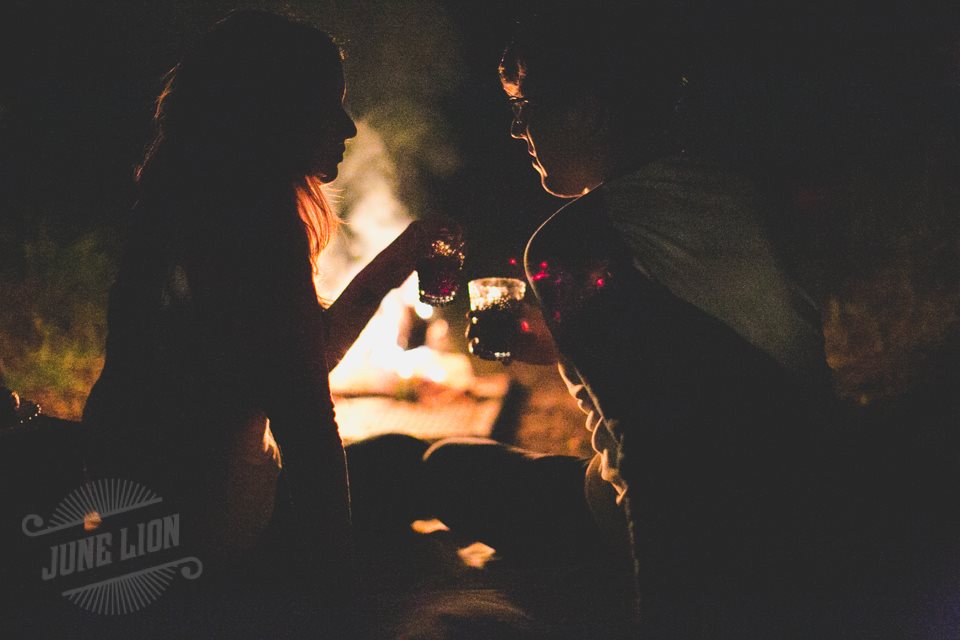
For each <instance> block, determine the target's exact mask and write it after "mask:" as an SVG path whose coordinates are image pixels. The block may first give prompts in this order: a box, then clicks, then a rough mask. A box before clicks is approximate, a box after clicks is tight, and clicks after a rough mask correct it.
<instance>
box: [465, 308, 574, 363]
mask: <svg viewBox="0 0 960 640" xmlns="http://www.w3.org/2000/svg"><path fill="white" fill-rule="evenodd" d="M522 305H523V306H522V308H521V311H520V320H519V321H518V326H517V340H516V346H515V348H514V349H513V350H512V352H511V353H512V356H511V358H510V359H511V360H518V361H520V362H526V363H527V364H537V365H556V364H557V360H558V358H559V353H558V351H557V347H556V344H555V343H554V341H553V335H552V334H551V333H550V329H549V328H547V323H546V322H545V321H544V319H543V314H542V313H541V312H540V307H538V306H537V305H534V304H530V303H528V302H523V303H522ZM469 320H470V314H469V313H468V314H467V329H466V331H465V332H464V335H465V336H466V338H467V341H470V340H472V339H473V338H474V324H473V323H472V322H470V321H469Z"/></svg>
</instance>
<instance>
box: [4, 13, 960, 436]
mask: <svg viewBox="0 0 960 640" xmlns="http://www.w3.org/2000/svg"><path fill="white" fill-rule="evenodd" d="M771 4H776V3H771ZM527 5H530V3H529V2H524V1H522V0H514V1H512V2H508V1H503V0H487V1H485V2H482V3H467V2H451V1H445V0H408V1H404V2H389V1H387V0H357V1H355V2H336V1H333V0H312V1H307V0H296V1H289V2H267V1H261V2H237V1H226V0H213V1H210V2H204V3H196V2H189V1H186V0H169V1H166V2H146V1H143V0H123V1H121V0H100V1H98V2H85V3H77V2H66V1H62V2H54V1H52V0H34V1H30V2H18V1H13V2H11V1H9V0H8V1H7V2H5V3H4V7H3V9H0V12H2V13H0V216H2V218H0V220H2V222H0V365H2V371H3V374H4V376H5V378H6V380H7V384H8V386H10V387H12V388H14V389H17V390H19V391H20V392H21V395H23V396H24V397H27V398H31V399H33V400H35V401H37V402H39V403H40V404H42V405H43V407H44V412H45V413H48V414H51V415H56V416H62V417H67V418H77V417H78V416H79V413H80V411H81V410H82V407H83V403H84V401H85V399H86V395H87V393H88V392H89V389H90V387H91V386H92V384H93V382H94V381H95V380H96V377H97V375H98V373H99V369H100V367H101V365H102V355H103V344H104V339H105V334H106V323H105V311H106V302H107V293H108V289H109V286H110V284H111V281H112V278H113V275H114V272H115V271H114V270H115V267H116V264H117V258H118V255H119V251H120V249H121V247H122V243H123V228H124V224H125V217H126V216H127V215H128V211H129V209H130V206H131V204H132V203H133V201H134V199H135V197H136V193H135V190H134V184H133V180H132V175H133V169H134V166H135V165H136V163H137V162H138V161H139V159H140V157H141V154H142V152H143V149H144V146H145V144H146V143H147V141H148V139H149V136H150V133H151V127H150V118H151V115H152V109H153V101H154V99H155V97H156V95H157V93H158V91H159V89H160V87H161V78H162V75H163V73H164V72H165V71H166V70H167V69H169V68H170V67H171V66H173V65H174V64H175V63H176V61H177V59H178V56H179V53H180V52H181V51H182V50H183V48H184V47H186V46H188V45H189V44H190V43H191V42H192V41H193V40H194V39H195V38H196V37H197V36H198V35H199V34H200V33H202V32H203V31H204V30H205V29H206V28H207V27H208V26H209V25H211V24H212V23H213V22H214V21H215V20H216V19H218V18H220V17H222V16H223V15H225V14H226V13H227V12H228V11H229V10H230V9H233V8H247V7H258V8H267V9H274V10H278V11H284V12H289V13H292V14H294V15H298V16H300V17H303V18H306V19H310V20H313V21H315V22H316V23H317V24H318V25H320V26H321V27H322V28H324V29H325V30H327V31H329V32H330V33H331V34H333V35H334V36H335V37H336V38H337V40H338V41H339V42H340V44H341V45H342V47H343V49H344V51H345V52H346V62H345V64H346V73H347V85H348V90H347V91H348V93H347V102H348V106H349V110H350V112H351V113H352V114H353V116H354V118H355V119H356V120H357V122H358V125H359V135H358V137H357V139H356V140H355V141H354V143H353V144H351V146H350V147H349V148H348V155H347V157H346V159H345V164H344V167H343V170H342V172H341V178H340V179H338V181H337V182H335V183H334V184H333V185H331V193H332V194H333V197H334V200H335V201H336V202H337V207H338V208H339V210H340V211H341V214H342V215H343V216H344V217H345V218H346V219H347V220H349V221H350V222H351V224H350V225H348V226H346V228H345V232H344V234H342V236H341V237H340V238H339V239H338V241H337V243H335V245H334V246H333V247H332V248H331V250H330V251H329V252H328V255H327V256H326V258H325V260H326V262H325V263H324V268H323V270H322V274H323V279H322V281H321V283H320V286H321V288H322V289H324V290H325V291H326V292H327V293H328V295H330V296H333V295H335V294H336V292H337V291H338V290H339V287H342V286H343V285H344V284H345V282H346V281H345V280H344V278H345V277H346V276H347V275H349V274H350V273H352V272H354V271H355V270H357V269H359V268H360V267H361V266H362V264H363V263H364V261H365V260H366V259H369V257H371V256H372V255H373V254H374V253H375V252H376V250H378V249H379V248H380V247H382V246H384V245H385V244H386V243H387V242H389V241H390V240H391V239H392V238H393V237H395V236H396V235H397V234H398V233H399V232H400V230H402V228H403V227H404V226H405V224H406V223H407V222H408V221H409V220H411V219H413V218H417V217H423V216H431V215H446V216H450V217H453V218H455V219H457V220H458V221H459V222H460V223H461V224H462V225H463V227H464V229H465V231H466V240H467V253H468V258H467V262H466V265H465V269H464V270H465V273H464V276H465V279H466V278H473V277H480V276H487V275H515V276H520V274H521V271H520V269H519V267H518V266H516V265H514V264H511V259H514V260H516V259H519V258H520V257H521V256H522V252H523V248H524V245H525V242H526V239H527V238H528V237H529V235H530V234H531V233H532V232H533V231H534V230H535V229H536V228H537V226H539V224H540V223H541V222H542V221H543V220H544V219H545V218H546V217H547V216H548V215H549V214H550V213H552V212H553V211H554V210H555V209H557V208H558V207H559V205H560V204H562V202H561V201H559V200H556V199H554V198H552V197H550V196H548V195H546V194H545V193H544V192H543V191H542V190H541V189H540V185H539V180H538V178H537V176H536V174H535V173H534V172H533V171H532V169H531V167H530V165H529V162H528V158H527V155H526V153H525V150H524V145H523V143H521V142H518V141H515V140H511V139H510V138H509V136H508V129H509V123H510V110H509V108H508V107H507V104H506V101H505V100H504V97H503V95H502V93H501V91H500V87H499V81H498V77H497V63H498V61H499V56H500V53H501V51H502V48H503V45H504V43H505V42H506V41H507V40H508V38H509V36H510V32H511V28H512V25H513V23H514V21H515V19H516V17H517V15H518V11H525V10H529V7H528V6H527ZM585 6H586V5H585ZM689 10H690V11H691V12H692V13H691V16H692V19H691V22H690V24H691V27H690V30H691V33H690V36H691V41H693V42H695V41H697V38H698V37H700V36H704V35H705V34H704V32H702V31H698V30H703V29H709V30H710V33H709V34H706V35H707V36H708V37H705V38H704V40H708V41H709V42H710V43H711V46H712V47H713V49H710V48H709V47H705V48H704V50H705V51H711V52H712V54H717V53H718V52H719V53H720V54H722V55H721V57H723V56H728V63H729V65H728V68H730V69H735V72H733V73H731V74H730V76H729V77H728V78H727V79H728V80H729V83H726V84H725V83H723V82H721V83H720V86H721V90H720V92H719V93H718V94H717V95H719V96H721V98H722V100H721V101H720V102H718V104H722V109H723V110H726V112H727V113H726V117H728V118H730V119H731V121H737V122H738V123H739V125H740V126H743V127H745V129H747V130H750V131H751V132H752V133H753V134H755V135H756V136H758V139H760V140H762V141H765V142H766V143H767V144H765V147H764V148H765V149H766V151H767V152H769V153H770V158H772V161H770V162H766V164H767V166H768V167H769V168H771V175H770V176H768V177H771V181H770V183H771V184H774V185H780V187H781V190H780V196H781V199H780V200H779V202H780V203H781V205H782V206H780V207H779V208H778V209H777V210H776V211H775V212H773V213H772V216H771V220H772V226H773V228H774V230H775V232H776V236H777V239H778V241H779V242H780V244H781V246H782V247H783V250H784V260H785V261H786V263H787V265H788V267H789V268H790V269H791V270H792V271H793V272H794V273H795V274H796V275H797V278H798V279H799V280H800V282H801V283H802V284H803V285H804V286H806V287H807V288H808V289H809V291H810V292H811V294H812V295H813V296H814V297H815V298H816V299H817V300H818V301H819V302H820V303H821V305H822V313H823V321H824V328H825V333H826V338H827V356H828V362H829V364H830V366H831V368H832V369H833V371H834V375H835V387H836V389H837V392H838V394H839V395H841V396H842V397H844V398H846V399H849V400H850V401H851V402H853V403H857V404H861V405H868V404H870V403H872V402H875V401H876V400H878V399H883V398H895V397H897V396H899V395H901V394H903V393H906V392H908V391H909V390H910V389H912V388H913V387H915V386H916V385H917V384H920V383H921V382H922V381H923V380H924V377H925V375H926V374H927V372H928V370H929V369H930V367H931V366H932V365H931V362H933V358H935V357H936V355H937V354H938V353H941V352H942V348H943V345H944V343H945V341H948V340H950V339H951V338H950V336H952V335H955V333H956V331H957V325H958V319H960V180H958V177H960V173H958V171H960V30H958V29H956V25H957V23H956V22H955V21H954V20H953V19H952V18H953V16H952V15H949V12H948V11H947V10H946V9H942V8H940V7H932V6H924V7H920V6H918V5H917V4H916V3H914V4H913V5H907V4H906V3H903V4H901V5H898V6H894V7H890V8H887V9H884V10H883V12H882V13H881V12H880V10H879V9H877V8H876V7H869V8H858V7H855V6H850V7H845V6H841V5H837V4H836V3H834V4H832V5H830V6H829V7H827V6H826V3H804V4H803V5H802V6H797V7H786V8H785V5H783V6H780V5H778V6H777V7H773V8H769V7H763V6H762V4H761V3H758V2H753V3H751V2H746V1H745V0H740V1H739V2H736V3H733V2H730V3H713V4H712V5H711V9H710V12H712V13H710V12H708V13H703V12H702V10H700V9H696V8H694V5H693V4H691V6H690V8H689ZM718 16H719V17H720V18H722V19H717V17H718ZM693 18H696V19H693ZM697 25H699V26H697ZM723 87H729V91H726V90H724V89H723ZM725 91H726V92H725ZM784 149H789V152H784V151H783V150H784ZM331 274H336V275H335V276H333V275H331ZM466 304H467V303H466V300H465V296H460V297H459V299H458V300H457V301H456V302H455V303H454V304H453V305H452V306H450V307H448V308H444V309H442V310H437V311H436V312H435V313H436V314H437V315H438V317H439V319H442V320H444V322H446V323H447V326H448V331H446V333H445V334H444V336H441V337H440V338H437V339H438V340H439V342H438V344H442V345H443V348H444V349H446V350H449V351H451V352H461V353H462V352H464V345H463V344H462V342H463V341H462V337H461V333H462V327H463V322H464V321H463V316H464V314H465V313H466V310H467V306H466ZM434 319H437V318H434ZM435 333H436V332H435ZM434 337H435V338H436V336H434ZM444 339H445V340H446V341H444ZM473 365H474V367H475V368H476V373H478V374H485V373H503V372H507V373H509V374H510V376H511V377H513V378H514V379H515V380H517V381H518V382H519V383H520V384H522V385H523V386H525V387H526V388H527V389H528V390H529V391H531V394H530V396H529V400H528V404H529V407H530V409H531V413H530V416H531V417H528V418H525V420H526V423H525V424H527V428H526V430H525V431H523V432H524V433H525V434H527V435H526V436H525V437H526V438H527V439H528V440H527V441H526V442H521V444H528V445H532V444H537V441H538V439H539V437H540V436H539V435H538V434H539V433H541V432H543V431H544V430H554V431H555V426H556V425H558V424H562V425H568V424H569V425H578V424H579V423H580V420H579V417H578V416H577V413H576V407H575V404H574V403H573V401H572V400H570V399H568V398H566V397H565V396H564V394H563V388H562V386H561V385H560V383H559V381H558V379H557V376H556V375H555V372H554V371H552V370H549V369H543V368H538V367H530V366H522V365H519V364H512V365H510V367H508V368H504V367H502V366H501V365H498V364H491V363H483V362H479V361H476V360H475V359H474V361H473ZM564 428H565V427H564ZM571 428H573V427H572V426H571ZM563 433H567V432H566V431H564V432H563ZM571 433H572V432H571ZM576 433H578V434H579V433H580V432H579V431H577V432H576ZM583 446H584V443H583V441H582V439H581V438H580V437H579V436H572V435H571V436H570V438H569V439H566V440H565V439H563V438H560V439H559V440H558V439H557V438H556V437H554V438H553V440H552V448H554V449H557V450H560V451H564V452H573V451H578V450H581V449H582V447H583Z"/></svg>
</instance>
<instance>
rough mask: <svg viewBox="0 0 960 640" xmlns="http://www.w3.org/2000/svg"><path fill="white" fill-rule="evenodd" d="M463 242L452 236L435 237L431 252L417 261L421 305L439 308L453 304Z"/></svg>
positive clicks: (461, 263)
mask: <svg viewBox="0 0 960 640" xmlns="http://www.w3.org/2000/svg"><path fill="white" fill-rule="evenodd" d="M463 247H464V243H463V241H462V240H459V239H457V238H455V237H453V236H448V237H446V238H438V239H436V240H434V241H433V244H431V245H430V252H429V253H428V254H427V255H425V256H424V257H422V258H420V260H418V261H417V280H418V281H419V290H420V302H423V303H425V304H429V305H431V306H434V307H441V306H443V305H445V304H449V303H450V302H453V299H454V298H455V297H456V295H457V291H459V290H460V270H461V269H463V260H464V253H463Z"/></svg>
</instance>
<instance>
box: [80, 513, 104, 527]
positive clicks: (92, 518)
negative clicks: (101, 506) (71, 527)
mask: <svg viewBox="0 0 960 640" xmlns="http://www.w3.org/2000/svg"><path fill="white" fill-rule="evenodd" d="M101 524H103V518H101V517H100V514H99V513H97V512H96V511H91V512H89V513H88V514H87V515H85V516H83V530H84V531H95V530H96V529H98V528H99V527H100V525H101Z"/></svg>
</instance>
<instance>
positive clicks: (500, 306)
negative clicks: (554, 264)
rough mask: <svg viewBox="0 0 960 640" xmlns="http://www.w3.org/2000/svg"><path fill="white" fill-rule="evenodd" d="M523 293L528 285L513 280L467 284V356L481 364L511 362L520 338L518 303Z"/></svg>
mask: <svg viewBox="0 0 960 640" xmlns="http://www.w3.org/2000/svg"><path fill="white" fill-rule="evenodd" d="M526 290H527V283H526V282H524V281H523V280H518V279H516V278H480V279H477V280H471V281H470V282H468V283H467V291H468V292H469V294H470V313H469V316H468V317H469V319H470V327H469V329H468V335H469V337H470V340H469V342H468V343H467V349H468V350H469V351H470V353H472V354H473V355H475V356H477V357H478V358H482V359H484V360H498V361H500V362H503V363H504V364H506V363H509V362H510V359H511V358H512V357H513V352H514V350H515V349H516V346H517V339H518V337H519V335H520V314H521V301H522V300H523V296H524V294H525V293H526Z"/></svg>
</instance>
